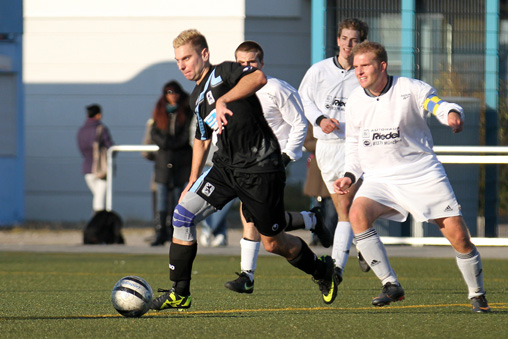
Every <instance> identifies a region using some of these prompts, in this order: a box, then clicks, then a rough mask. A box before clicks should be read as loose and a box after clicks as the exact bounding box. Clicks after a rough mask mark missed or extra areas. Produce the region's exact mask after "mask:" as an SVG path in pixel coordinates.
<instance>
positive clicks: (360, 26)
mask: <svg viewBox="0 0 508 339" xmlns="http://www.w3.org/2000/svg"><path fill="white" fill-rule="evenodd" d="M343 29H351V30H354V31H358V32H360V42H362V41H364V40H365V39H367V35H369V25H367V23H366V22H365V21H363V20H360V19H357V18H347V19H344V20H342V22H341V23H340V24H339V29H338V30H337V37H340V34H341V33H342V30H343Z"/></svg>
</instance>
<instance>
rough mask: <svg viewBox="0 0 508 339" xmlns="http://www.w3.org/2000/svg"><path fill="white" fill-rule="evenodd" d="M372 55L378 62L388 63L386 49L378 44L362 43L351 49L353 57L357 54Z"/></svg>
mask: <svg viewBox="0 0 508 339" xmlns="http://www.w3.org/2000/svg"><path fill="white" fill-rule="evenodd" d="M369 52H370V53H372V54H374V57H375V58H376V60H377V61H378V62H383V61H384V62H386V63H388V54H387V53H386V49H385V47H384V46H383V45H381V44H380V43H379V42H373V41H364V42H362V43H361V44H358V45H356V46H355V47H354V48H353V57H354V56H356V55H357V54H365V53H369Z"/></svg>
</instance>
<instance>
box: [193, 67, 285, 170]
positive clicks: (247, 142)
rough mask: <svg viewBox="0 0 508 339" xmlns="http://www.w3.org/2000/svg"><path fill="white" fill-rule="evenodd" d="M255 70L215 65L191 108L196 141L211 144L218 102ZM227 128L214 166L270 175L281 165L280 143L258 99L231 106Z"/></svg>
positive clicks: (214, 156) (218, 145) (224, 129)
mask: <svg viewBox="0 0 508 339" xmlns="http://www.w3.org/2000/svg"><path fill="white" fill-rule="evenodd" d="M255 70H256V68H253V67H250V66H247V67H244V66H241V65H240V64H238V63H235V62H224V63H221V64H219V65H213V66H211V67H210V70H209V71H208V73H207V74H206V76H205V77H204V79H203V80H202V81H201V83H200V84H199V85H196V87H195V88H194V90H193V92H192V94H191V96H190V104H191V107H192V108H193V110H194V113H195V114H196V118H197V128H196V139H200V140H208V139H210V138H211V137H212V135H213V131H214V130H215V129H216V128H217V121H216V119H215V102H216V100H217V99H218V98H220V97H221V96H222V95H224V94H225V93H227V92H228V91H229V90H230V89H231V88H233V87H234V86H235V85H236V84H237V83H238V81H239V80H240V79H241V78H242V77H243V76H245V75H247V74H250V73H252V72H254V71H255ZM227 107H228V109H230V110H231V111H232V112H233V116H229V115H228V116H227V119H228V124H227V125H226V126H223V129H222V133H221V134H219V135H218V142H217V147H218V150H217V151H216V152H215V154H214V155H213V158H212V161H213V163H214V164H216V165H219V166H224V167H228V168H232V169H235V170H237V171H242V172H252V173H254V172H257V173H260V172H271V171H275V170H280V169H281V166H282V167H283V165H282V160H281V151H280V147H279V143H278V141H277V139H276V137H275V135H274V134H273V132H272V130H271V128H270V127H269V126H268V123H267V122H266V120H265V118H264V116H263V111H262V109H261V105H260V103H259V100H258V98H257V97H256V95H255V94H254V95H251V96H249V97H247V98H244V99H241V100H237V101H234V102H230V103H228V104H227Z"/></svg>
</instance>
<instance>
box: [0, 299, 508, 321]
mask: <svg viewBox="0 0 508 339" xmlns="http://www.w3.org/2000/svg"><path fill="white" fill-rule="evenodd" d="M490 306H491V308H492V310H493V312H494V313H495V312H496V310H499V309H508V303H490ZM436 307H465V308H471V305H470V304H439V305H409V306H393V307H382V308H376V307H372V306H371V307H285V308H260V309H241V310H239V309H236V310H211V311H188V310H181V311H177V310H175V311H169V312H165V311H163V312H156V311H151V312H149V313H146V314H145V315H144V316H145V317H146V316H150V317H154V316H155V317H159V316H160V317H167V316H171V315H180V316H186V315H207V314H231V313H260V312H295V311H361V310H369V311H372V310H379V311H380V312H381V311H383V310H393V309H422V308H436ZM121 317H122V316H121V315H120V314H96V315H68V316H42V317H38V316H34V317H29V316H27V317H15V316H14V317H0V321H2V320H16V319H18V320H19V319H23V320H26V319H80V318H83V319H94V318H121Z"/></svg>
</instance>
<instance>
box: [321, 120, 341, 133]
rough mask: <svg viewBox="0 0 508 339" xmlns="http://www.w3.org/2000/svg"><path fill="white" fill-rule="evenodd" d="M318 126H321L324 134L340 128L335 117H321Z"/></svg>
mask: <svg viewBox="0 0 508 339" xmlns="http://www.w3.org/2000/svg"><path fill="white" fill-rule="evenodd" d="M319 127H321V130H323V132H325V133H326V134H330V133H332V132H333V131H334V130H336V129H340V123H339V121H338V120H337V119H333V118H331V119H323V120H321V122H320V123H319Z"/></svg>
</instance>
